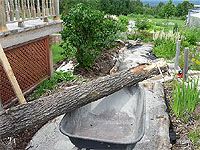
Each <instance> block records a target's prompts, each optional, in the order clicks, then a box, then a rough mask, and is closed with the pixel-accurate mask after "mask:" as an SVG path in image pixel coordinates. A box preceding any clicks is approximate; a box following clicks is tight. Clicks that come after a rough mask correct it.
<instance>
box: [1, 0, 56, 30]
mask: <svg viewBox="0 0 200 150" xmlns="http://www.w3.org/2000/svg"><path fill="white" fill-rule="evenodd" d="M48 17H53V18H54V20H58V19H59V0H0V30H1V27H3V26H5V23H12V22H19V23H21V22H24V21H26V20H31V19H37V18H41V19H43V20H44V21H46V20H48V19H45V18H48ZM5 19H6V20H5Z"/></svg>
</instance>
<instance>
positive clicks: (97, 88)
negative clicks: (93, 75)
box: [0, 60, 168, 138]
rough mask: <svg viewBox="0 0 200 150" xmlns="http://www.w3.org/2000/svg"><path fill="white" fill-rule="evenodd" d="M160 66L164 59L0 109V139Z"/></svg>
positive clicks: (142, 77)
mask: <svg viewBox="0 0 200 150" xmlns="http://www.w3.org/2000/svg"><path fill="white" fill-rule="evenodd" d="M158 68H159V69H158ZM160 69H161V70H162V72H166V71H167V70H168V67H167V64H166V62H164V61H163V60H162V61H159V62H156V63H152V64H142V65H139V66H138V67H136V68H133V69H130V70H127V71H122V72H119V73H115V74H112V75H108V76H105V77H101V78H98V79H97V80H93V81H90V82H88V83H85V84H82V85H80V86H77V87H74V88H71V89H69V90H65V91H62V92H59V93H56V94H54V95H51V96H48V97H43V98H40V99H38V100H35V101H31V102H28V103H27V104H23V105H19V106H16V107H13V108H10V109H7V110H4V111H1V112H0V138H4V137H8V136H11V135H13V134H15V133H17V132H21V131H23V130H25V129H31V128H32V127H33V126H35V125H37V124H41V123H45V122H47V121H48V120H51V119H54V118H55V117H57V116H59V115H62V114H64V113H67V112H70V111H72V110H74V109H76V108H79V107H81V106H84V105H86V104H88V103H91V102H93V101H96V100H98V99H100V98H102V97H104V96H108V95H110V94H112V93H114V92H116V91H118V90H120V89H122V88H123V87H125V86H131V85H135V84H137V83H138V82H141V81H143V80H145V79H147V78H150V77H152V76H153V75H157V74H160V72H159V70H160Z"/></svg>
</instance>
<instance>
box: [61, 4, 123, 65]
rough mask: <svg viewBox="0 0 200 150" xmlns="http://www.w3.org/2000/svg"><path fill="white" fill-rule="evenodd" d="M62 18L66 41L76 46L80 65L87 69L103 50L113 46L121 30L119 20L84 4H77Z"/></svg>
mask: <svg viewBox="0 0 200 150" xmlns="http://www.w3.org/2000/svg"><path fill="white" fill-rule="evenodd" d="M62 19H63V22H64V23H63V24H64V29H63V32H62V38H63V40H64V43H67V42H70V44H71V46H72V47H75V48H76V50H75V51H74V53H75V57H76V59H77V61H78V62H79V65H80V66H82V67H85V68H86V69H87V68H89V67H92V66H93V65H94V60H95V59H96V58H97V57H98V55H100V54H101V50H103V49H108V48H109V47H111V46H112V44H113V43H114V40H115V39H116V36H117V32H118V31H119V30H120V25H119V23H118V22H116V21H115V20H113V19H112V18H110V17H105V14H104V13H103V12H100V11H98V10H93V9H90V8H87V7H86V6H85V5H83V4H78V5H76V6H75V7H74V8H73V9H71V10H70V12H69V13H68V14H66V15H63V16H62ZM66 51H68V49H66Z"/></svg>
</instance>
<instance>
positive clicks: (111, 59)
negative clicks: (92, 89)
mask: <svg viewBox="0 0 200 150" xmlns="http://www.w3.org/2000/svg"><path fill="white" fill-rule="evenodd" d="M118 49H120V48H119V47H116V48H115V49H111V50H104V51H102V55H100V56H99V57H98V58H97V59H96V60H95V63H94V66H93V67H92V68H89V69H85V68H82V67H76V68H75V70H74V74H75V75H81V76H82V77H83V78H86V79H87V78H97V77H100V76H105V75H108V74H109V72H110V70H111V69H112V68H113V66H114V64H115V58H116V57H117V50H118Z"/></svg>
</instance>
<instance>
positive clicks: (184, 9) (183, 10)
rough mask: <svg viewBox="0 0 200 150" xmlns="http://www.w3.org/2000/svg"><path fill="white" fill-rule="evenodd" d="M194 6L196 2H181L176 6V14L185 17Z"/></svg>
mask: <svg viewBox="0 0 200 150" xmlns="http://www.w3.org/2000/svg"><path fill="white" fill-rule="evenodd" d="M191 8H194V4H192V3H190V2H189V1H187V0H185V1H183V2H182V3H179V4H178V5H177V6H176V11H175V15H176V16H177V17H184V16H186V15H187V14H188V10H189V9H191Z"/></svg>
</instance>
